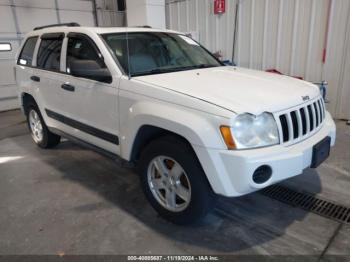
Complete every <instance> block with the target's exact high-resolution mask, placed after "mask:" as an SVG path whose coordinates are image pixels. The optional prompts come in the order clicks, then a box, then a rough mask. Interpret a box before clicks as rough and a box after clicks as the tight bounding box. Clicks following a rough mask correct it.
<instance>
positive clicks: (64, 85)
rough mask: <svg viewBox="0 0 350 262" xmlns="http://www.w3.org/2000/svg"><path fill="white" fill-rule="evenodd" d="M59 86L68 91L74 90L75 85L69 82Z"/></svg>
mask: <svg viewBox="0 0 350 262" xmlns="http://www.w3.org/2000/svg"><path fill="white" fill-rule="evenodd" d="M61 88H62V89H64V90H67V91H69V92H74V91H75V87H74V86H72V85H70V84H67V83H66V84H63V85H61Z"/></svg>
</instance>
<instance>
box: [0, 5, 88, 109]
mask: <svg viewBox="0 0 350 262" xmlns="http://www.w3.org/2000/svg"><path fill="white" fill-rule="evenodd" d="M65 22H77V23H79V24H81V25H84V26H94V25H95V18H94V11H93V5H92V2H91V1H77V0H31V1H28V0H5V1H4V0H0V111H4V110H9V109H14V108H18V107H19V105H18V100H17V88H16V85H15V77H14V70H13V67H14V64H15V56H16V53H17V51H18V48H19V46H20V44H21V43H22V40H23V37H24V35H25V34H26V33H27V32H29V31H31V30H32V29H33V28H34V27H36V26H40V25H47V24H57V23H65Z"/></svg>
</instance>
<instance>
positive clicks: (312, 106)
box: [310, 104, 316, 130]
mask: <svg viewBox="0 0 350 262" xmlns="http://www.w3.org/2000/svg"><path fill="white" fill-rule="evenodd" d="M310 106H311V112H312V120H313V130H314V129H316V112H315V107H314V104H311V105H310Z"/></svg>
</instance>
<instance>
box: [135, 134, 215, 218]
mask: <svg viewBox="0 0 350 262" xmlns="http://www.w3.org/2000/svg"><path fill="white" fill-rule="evenodd" d="M139 172H140V175H141V183H142V187H143V190H144V192H145V195H146V197H147V198H148V200H149V202H150V203H151V205H152V206H153V207H154V209H155V210H156V211H157V212H158V213H159V214H160V215H161V216H162V217H163V218H165V219H167V220H169V221H171V222H173V223H175V224H191V223H195V222H197V221H198V220H200V219H202V218H203V217H205V215H206V214H207V213H208V212H209V211H210V208H211V206H212V203H213V200H214V193H213V192H212V189H211V187H210V185H209V183H208V181H207V179H206V176H205V173H204V171H203V169H202V167H201V165H200V164H199V162H198V159H197V157H196V155H195V153H194V152H193V150H192V148H191V146H190V145H188V144H187V143H186V142H185V141H183V140H182V139H180V138H177V137H172V136H169V137H164V138H160V139H158V140H156V141H154V142H152V143H151V144H149V145H148V146H147V147H146V149H145V150H144V151H143V152H142V154H141V159H140V163H139Z"/></svg>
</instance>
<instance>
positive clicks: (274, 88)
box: [137, 66, 320, 115]
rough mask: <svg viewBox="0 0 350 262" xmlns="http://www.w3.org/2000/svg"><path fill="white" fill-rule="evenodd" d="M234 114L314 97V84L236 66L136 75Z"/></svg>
mask: <svg viewBox="0 0 350 262" xmlns="http://www.w3.org/2000/svg"><path fill="white" fill-rule="evenodd" d="M137 80H139V81H143V82H146V83H149V84H153V85H156V86H159V87H163V88H166V89H169V90H172V91H175V92H179V93H182V94H185V95H188V96H191V97H195V98H198V99H200V100H204V101H206V102H209V103H212V104H215V105H217V106H220V107H222V108H225V109H228V110H230V111H233V112H236V113H252V114H256V115H257V114H260V113H262V112H271V113H274V112H278V111H281V110H284V109H287V108H290V107H294V106H297V105H299V104H302V103H305V99H307V98H309V99H310V100H311V99H314V98H316V97H317V96H319V94H320V92H319V89H318V87H317V86H315V85H313V84H311V83H308V82H305V81H302V80H299V79H295V78H291V77H287V76H282V75H278V74H272V73H266V72H263V71H255V70H250V69H245V68H238V67H228V66H225V67H214V68H206V69H198V70H190V71H181V72H173V73H166V74H157V75H147V76H140V77H137Z"/></svg>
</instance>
